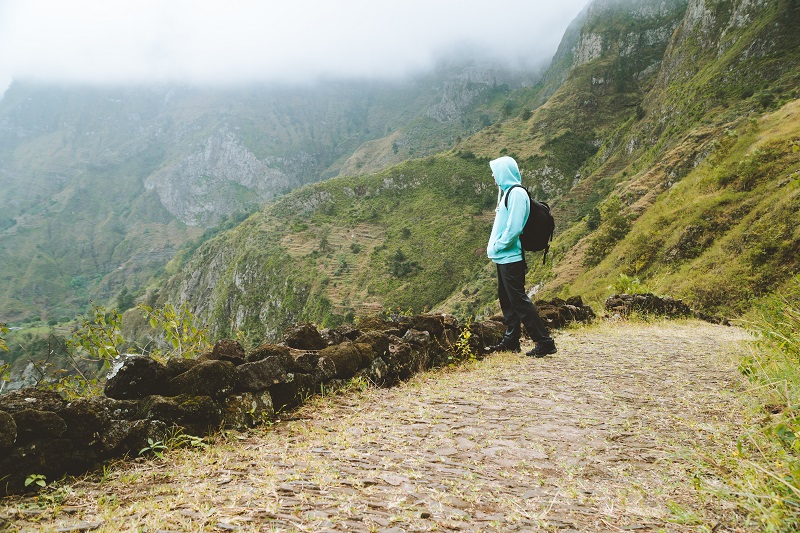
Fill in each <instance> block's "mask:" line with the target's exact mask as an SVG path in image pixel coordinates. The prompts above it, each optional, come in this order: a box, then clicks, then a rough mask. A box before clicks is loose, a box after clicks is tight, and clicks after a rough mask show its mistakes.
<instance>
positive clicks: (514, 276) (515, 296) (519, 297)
mask: <svg viewBox="0 0 800 533" xmlns="http://www.w3.org/2000/svg"><path fill="white" fill-rule="evenodd" d="M526 270H527V266H526V265H525V261H518V262H516V263H506V264H504V265H497V293H498V295H499V296H500V308H501V309H502V310H503V322H505V325H506V333H505V336H504V337H503V344H504V345H506V346H508V347H510V348H514V347H517V346H519V338H520V335H522V330H521V329H520V324H522V325H524V326H525V331H527V332H528V336H529V337H530V338H531V339H533V340H534V341H536V342H543V341H550V340H552V338H551V337H550V333H549V332H548V331H547V326H545V324H544V322H543V321H542V318H541V317H540V316H539V312H538V311H537V310H536V306H535V305H533V302H531V299H530V298H528V294H527V293H526V292H525V271H526Z"/></svg>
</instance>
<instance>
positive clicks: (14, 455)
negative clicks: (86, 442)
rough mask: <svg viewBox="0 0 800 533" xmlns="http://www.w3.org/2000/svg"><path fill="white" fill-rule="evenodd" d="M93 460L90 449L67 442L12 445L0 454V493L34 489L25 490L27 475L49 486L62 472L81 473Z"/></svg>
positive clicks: (37, 442) (30, 487) (51, 440)
mask: <svg viewBox="0 0 800 533" xmlns="http://www.w3.org/2000/svg"><path fill="white" fill-rule="evenodd" d="M96 460H97V455H96V454H95V453H94V451H93V450H92V449H90V448H86V447H83V446H77V447H76V446H75V445H74V443H73V442H72V441H71V440H69V439H47V440H40V441H35V442H30V443H27V444H23V445H18V446H14V447H13V448H11V449H10V450H8V451H7V452H6V453H4V454H0V480H2V483H1V484H0V494H5V493H21V492H25V491H28V490H38V489H39V487H38V486H37V485H34V486H28V487H25V479H26V478H27V477H28V476H29V475H31V474H40V475H43V476H45V478H46V481H47V482H48V483H50V482H52V481H55V480H57V479H59V478H60V477H62V476H63V475H64V474H65V473H81V472H85V471H86V470H88V469H89V468H91V466H92V465H93V464H94V463H95V461H96ZM1 522H2V521H0V524H1ZM3 531H5V530H3Z"/></svg>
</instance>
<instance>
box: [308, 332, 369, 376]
mask: <svg viewBox="0 0 800 533" xmlns="http://www.w3.org/2000/svg"><path fill="white" fill-rule="evenodd" d="M365 346H366V347H367V348H366V350H369V348H368V345H364V344H362V345H361V346H360V347H359V346H358V345H356V344H355V343H353V342H350V341H347V342H343V343H342V344H337V345H335V346H329V347H327V348H325V349H324V350H321V351H320V352H319V361H322V360H323V359H327V360H329V361H330V362H331V363H332V364H333V368H334V369H335V370H334V374H333V377H337V378H349V377H353V375H354V374H355V373H356V372H357V371H358V370H359V369H360V368H361V367H362V366H363V363H362V361H363V355H362V352H363V351H364V350H365V348H364V347H365ZM319 361H318V362H317V363H318V364H319ZM324 364H325V365H327V361H326V362H325V363H324Z"/></svg>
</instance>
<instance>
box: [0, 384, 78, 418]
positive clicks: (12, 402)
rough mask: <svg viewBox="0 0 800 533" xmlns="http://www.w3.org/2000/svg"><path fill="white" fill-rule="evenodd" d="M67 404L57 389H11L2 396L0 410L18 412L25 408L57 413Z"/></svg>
mask: <svg viewBox="0 0 800 533" xmlns="http://www.w3.org/2000/svg"><path fill="white" fill-rule="evenodd" d="M66 405H67V401H66V400H65V399H64V398H62V397H61V395H60V394H59V393H57V392H56V391H53V390H47V389H35V388H33V387H29V388H24V389H19V390H15V391H11V392H9V393H8V394H4V395H3V396H0V411H5V412H7V413H16V412H17V411H23V410H25V409H36V410H37V411H53V412H54V413H57V412H59V411H61V409H63V408H64V406H66Z"/></svg>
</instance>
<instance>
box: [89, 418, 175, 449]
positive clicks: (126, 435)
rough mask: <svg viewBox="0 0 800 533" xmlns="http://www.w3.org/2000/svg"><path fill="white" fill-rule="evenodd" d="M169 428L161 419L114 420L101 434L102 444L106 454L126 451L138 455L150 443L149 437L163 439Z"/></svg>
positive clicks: (155, 439)
mask: <svg viewBox="0 0 800 533" xmlns="http://www.w3.org/2000/svg"><path fill="white" fill-rule="evenodd" d="M169 428H170V426H167V424H165V423H164V422H162V421H161V420H133V421H131V420H112V421H111V422H109V424H108V426H107V427H106V428H105V429H104V430H103V432H102V433H101V434H100V444H101V447H102V450H103V452H105V455H106V456H111V457H113V456H118V455H121V454H125V453H130V454H131V455H133V456H137V455H139V452H140V451H141V450H142V448H144V447H146V446H148V445H149V443H148V439H150V440H152V441H153V442H157V441H163V440H164V439H165V438H166V437H167V434H168V433H169Z"/></svg>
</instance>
